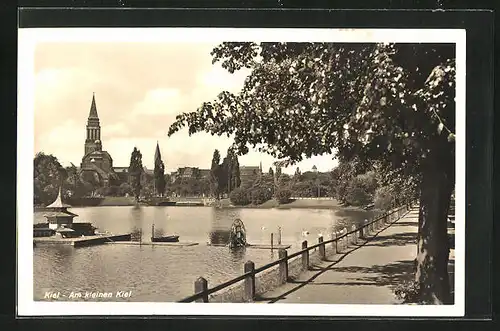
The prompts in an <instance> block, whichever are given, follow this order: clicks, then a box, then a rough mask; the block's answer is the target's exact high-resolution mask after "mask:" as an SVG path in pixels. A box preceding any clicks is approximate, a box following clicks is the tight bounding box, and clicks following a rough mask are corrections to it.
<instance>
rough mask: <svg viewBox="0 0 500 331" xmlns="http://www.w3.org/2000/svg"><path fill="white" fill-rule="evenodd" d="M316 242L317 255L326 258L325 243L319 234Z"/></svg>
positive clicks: (322, 258)
mask: <svg viewBox="0 0 500 331" xmlns="http://www.w3.org/2000/svg"><path fill="white" fill-rule="evenodd" d="M318 244H320V245H319V257H320V258H321V260H325V259H326V251H325V244H324V243H323V236H320V237H319V238H318Z"/></svg>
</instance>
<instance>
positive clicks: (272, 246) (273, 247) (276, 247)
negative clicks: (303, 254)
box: [247, 244, 291, 249]
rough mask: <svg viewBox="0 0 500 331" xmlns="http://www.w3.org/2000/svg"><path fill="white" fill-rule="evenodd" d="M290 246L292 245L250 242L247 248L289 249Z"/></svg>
mask: <svg viewBox="0 0 500 331" xmlns="http://www.w3.org/2000/svg"><path fill="white" fill-rule="evenodd" d="M290 247H291V245H269V244H263V245H252V244H248V245H247V248H255V249H288V248H290Z"/></svg>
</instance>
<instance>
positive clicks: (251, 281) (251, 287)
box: [244, 261, 255, 302]
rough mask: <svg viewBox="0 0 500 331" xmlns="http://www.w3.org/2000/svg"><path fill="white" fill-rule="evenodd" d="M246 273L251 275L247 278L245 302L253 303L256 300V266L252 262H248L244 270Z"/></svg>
mask: <svg viewBox="0 0 500 331" xmlns="http://www.w3.org/2000/svg"><path fill="white" fill-rule="evenodd" d="M244 272H245V273H248V272H249V273H250V275H249V276H248V277H247V278H245V300H246V301H249V302H252V301H253V300H254V298H255V264H254V263H253V262H252V261H247V262H246V263H245V268H244Z"/></svg>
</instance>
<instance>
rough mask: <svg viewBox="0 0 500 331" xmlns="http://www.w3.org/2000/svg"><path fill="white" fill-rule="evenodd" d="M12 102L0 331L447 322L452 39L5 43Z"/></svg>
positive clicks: (430, 33)
mask: <svg viewBox="0 0 500 331" xmlns="http://www.w3.org/2000/svg"><path fill="white" fill-rule="evenodd" d="M18 104H19V109H18V167H19V171H18V178H17V181H18V219H17V228H18V247H17V263H18V274H17V275H18V280H17V293H18V296H17V298H18V314H19V315H20V316H32V315H38V316H40V315H41V316H50V315H103V314H105V315H268V316H271V315H272V316H279V315H297V316H318V315H319V316H412V317H414V316H463V314H464V300H465V299H464V298H465V281H464V273H465V241H464V236H465V210H464V208H465V207H464V206H465V30H439V31H437V30H432V29H421V30H419V29H393V30H387V29H386V30H384V29H220V28H45V29H20V30H19V88H18ZM28 174H29V175H28ZM31 174H32V175H31ZM187 303H191V304H187ZM263 303H264V304H263Z"/></svg>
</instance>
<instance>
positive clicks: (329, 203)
mask: <svg viewBox="0 0 500 331" xmlns="http://www.w3.org/2000/svg"><path fill="white" fill-rule="evenodd" d="M187 200H190V199H187ZM134 206H137V204H136V203H135V200H134V199H131V198H127V197H105V198H103V199H102V201H101V203H100V204H98V205H83V204H79V205H73V206H72V207H73V208H86V207H134ZM138 206H141V207H142V206H146V207H147V206H149V205H147V204H139V205H138ZM151 207H179V208H182V207H186V206H183V205H177V206H151ZM189 207H210V208H219V209H326V210H334V209H343V210H349V211H366V210H365V209H364V208H363V207H356V206H344V205H342V204H341V203H340V202H338V201H337V200H335V199H296V200H292V201H291V202H289V203H286V204H280V203H279V202H278V201H276V200H274V199H273V200H269V201H266V202H264V203H263V204H260V205H246V206H234V205H232V204H231V202H230V201H229V199H222V200H221V205H220V206H215V205H202V206H189ZM45 210H46V207H41V206H34V211H35V212H43V211H45Z"/></svg>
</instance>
